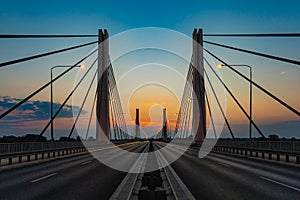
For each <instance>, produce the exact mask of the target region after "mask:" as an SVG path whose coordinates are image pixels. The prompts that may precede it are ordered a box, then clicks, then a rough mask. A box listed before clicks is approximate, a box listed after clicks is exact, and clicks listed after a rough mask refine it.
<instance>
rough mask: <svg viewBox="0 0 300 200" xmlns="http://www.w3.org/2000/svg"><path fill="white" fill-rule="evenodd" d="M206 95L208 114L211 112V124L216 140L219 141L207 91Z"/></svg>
mask: <svg viewBox="0 0 300 200" xmlns="http://www.w3.org/2000/svg"><path fill="white" fill-rule="evenodd" d="M204 94H205V99H206V103H207V107H208V112H209V116H210V120H211V124H212V127H213V131H214V135H215V139H217V134H216V128H215V123H214V120H213V116H212V113H211V108H210V104H209V100H208V96H207V92H206V91H204Z"/></svg>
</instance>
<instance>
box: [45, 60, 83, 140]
mask: <svg viewBox="0 0 300 200" xmlns="http://www.w3.org/2000/svg"><path fill="white" fill-rule="evenodd" d="M63 67H64V68H66V67H68V68H70V67H73V66H68V65H57V66H54V67H51V69H50V80H51V82H50V96H51V97H50V98H51V100H50V101H51V104H50V117H51V141H54V134H53V120H52V118H53V84H52V79H53V73H52V71H53V69H55V68H63ZM74 67H80V68H83V65H76V66H74Z"/></svg>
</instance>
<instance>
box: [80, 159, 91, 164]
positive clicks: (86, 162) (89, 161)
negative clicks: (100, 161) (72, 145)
mask: <svg viewBox="0 0 300 200" xmlns="http://www.w3.org/2000/svg"><path fill="white" fill-rule="evenodd" d="M91 162H92V161H91V160H88V161H85V162H83V163H81V165H86V164H88V163H91Z"/></svg>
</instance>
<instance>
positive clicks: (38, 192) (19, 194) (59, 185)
mask: <svg viewBox="0 0 300 200" xmlns="http://www.w3.org/2000/svg"><path fill="white" fill-rule="evenodd" d="M146 145H147V143H137V144H132V145H128V146H124V147H123V149H126V150H127V151H134V152H142V150H143V149H144V147H145V146H146ZM101 151H111V152H113V149H106V150H105V149H104V150H99V153H102V152H101ZM112 156H114V157H116V158H118V155H116V154H115V155H112ZM112 159H113V158H112ZM125 175H126V173H125V172H120V171H117V170H114V169H112V168H109V167H107V166H106V165H104V164H102V163H100V162H99V161H98V160H97V159H95V158H94V157H93V156H91V155H90V154H84V155H78V156H73V157H69V158H61V159H56V160H52V161H46V162H42V163H39V164H34V165H29V166H24V167H20V168H15V169H8V170H3V171H0V199H14V200H15V199H22V200H23V199H64V200H66V199H72V200H73V199H109V197H110V196H111V195H112V193H113V192H114V191H115V189H116V188H117V187H118V185H119V184H120V182H121V181H122V179H123V178H124V177H125Z"/></svg>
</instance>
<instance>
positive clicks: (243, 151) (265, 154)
mask: <svg viewBox="0 0 300 200" xmlns="http://www.w3.org/2000/svg"><path fill="white" fill-rule="evenodd" d="M213 150H214V151H219V152H225V153H230V154H237V155H245V156H250V157H260V158H263V159H265V158H267V159H269V160H277V161H281V160H282V159H284V160H285V162H291V157H293V158H294V160H295V163H296V164H300V152H292V151H278V150H272V149H259V148H248V147H230V146H219V145H216V146H214V148H213ZM274 156H275V159H274ZM282 157H284V158H282Z"/></svg>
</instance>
